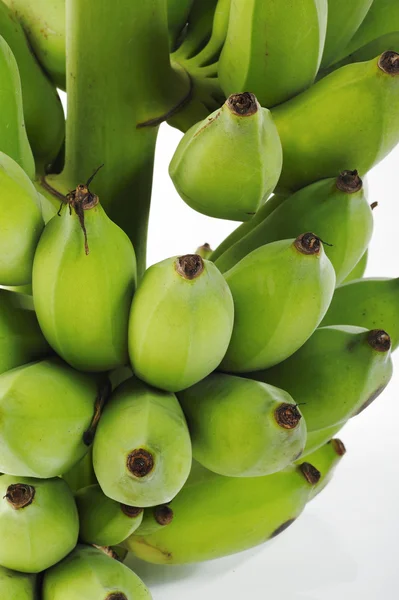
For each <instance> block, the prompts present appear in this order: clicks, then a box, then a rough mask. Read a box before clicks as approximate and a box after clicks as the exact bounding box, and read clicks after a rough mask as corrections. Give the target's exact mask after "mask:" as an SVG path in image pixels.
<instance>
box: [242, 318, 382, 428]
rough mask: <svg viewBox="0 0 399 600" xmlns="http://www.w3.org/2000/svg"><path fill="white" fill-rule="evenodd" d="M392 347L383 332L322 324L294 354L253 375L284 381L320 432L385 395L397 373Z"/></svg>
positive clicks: (309, 423) (272, 381) (276, 382)
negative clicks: (324, 325) (323, 325)
mask: <svg viewBox="0 0 399 600" xmlns="http://www.w3.org/2000/svg"><path fill="white" fill-rule="evenodd" d="M390 348H391V340H390V338H389V335H388V334H387V333H386V332H385V331H383V330H372V331H368V330H367V329H364V328H362V327H351V326H344V325H342V326H336V327H321V328H319V329H316V331H315V332H314V334H313V335H312V336H311V337H310V339H309V340H308V341H307V342H306V344H304V346H302V348H300V349H299V350H298V351H297V352H296V353H295V354H294V355H292V356H290V358H288V359H287V360H285V361H284V362H282V363H280V364H279V365H276V366H274V367H273V368H271V369H267V370H265V371H258V372H256V373H252V374H251V375H250V377H251V378H253V379H257V380H259V381H264V382H267V383H269V384H271V385H276V386H279V385H280V386H281V385H284V387H285V389H286V390H287V392H289V393H290V394H291V395H292V397H293V398H295V401H296V402H298V404H299V406H300V407H301V411H302V413H303V416H304V417H305V420H306V426H307V429H308V432H313V431H319V430H321V429H326V428H330V427H333V426H334V425H338V424H339V423H341V424H344V423H345V422H346V421H347V420H348V419H349V418H350V417H352V416H354V415H355V414H358V413H359V412H360V411H361V410H362V409H363V408H365V407H366V406H368V405H369V404H370V403H371V402H372V401H373V400H375V399H376V398H377V397H378V396H379V395H380V394H381V393H382V391H383V390H384V389H385V387H386V386H387V385H388V383H389V381H390V379H391V377H392V358H391V352H390Z"/></svg>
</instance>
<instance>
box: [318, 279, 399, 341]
mask: <svg viewBox="0 0 399 600" xmlns="http://www.w3.org/2000/svg"><path fill="white" fill-rule="evenodd" d="M325 325H357V326H358V327H366V328H367V329H376V328H378V329H384V330H385V331H387V332H388V333H389V335H390V337H391V340H392V350H395V349H396V348H397V347H398V346H399V278H396V279H388V278H386V279H384V278H379V279H371V278H370V279H360V280H357V281H352V282H350V283H347V284H345V285H341V286H339V287H338V288H337V289H336V290H335V293H334V296H333V299H332V301H331V304H330V307H329V309H328V311H327V313H326V315H325V317H324V318H323V321H322V326H325Z"/></svg>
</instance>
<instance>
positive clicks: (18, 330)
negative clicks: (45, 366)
mask: <svg viewBox="0 0 399 600" xmlns="http://www.w3.org/2000/svg"><path fill="white" fill-rule="evenodd" d="M50 352H51V350H50V347H49V345H48V344H47V342H46V340H45V339H44V337H43V334H42V332H41V330H40V327H39V324H38V322H37V319H36V315H35V313H34V311H33V310H29V309H27V308H25V307H24V305H23V297H22V302H21V295H20V294H15V293H14V292H8V291H6V290H0V374H2V373H5V372H6V371H10V370H11V369H15V368H16V367H20V366H22V365H25V364H27V363H29V362H32V361H34V360H38V359H40V358H43V357H44V356H46V355H47V354H50Z"/></svg>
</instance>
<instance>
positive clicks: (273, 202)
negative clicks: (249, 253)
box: [210, 194, 288, 262]
mask: <svg viewBox="0 0 399 600" xmlns="http://www.w3.org/2000/svg"><path fill="white" fill-rule="evenodd" d="M287 197H288V196H280V195H277V194H273V196H271V197H270V198H269V199H268V200H266V202H265V203H264V204H263V205H262V206H261V207H260V209H259V210H258V211H257V213H256V214H255V215H254V216H253V217H252V219H250V220H249V221H245V222H244V223H241V225H239V226H238V227H237V229H235V230H234V231H233V232H232V233H230V235H229V236H227V238H226V239H224V240H223V242H222V243H221V244H219V246H218V247H217V248H216V250H214V251H213V252H212V254H211V257H210V260H211V261H212V262H216V259H217V258H219V256H222V254H223V253H224V252H226V250H228V249H229V248H230V247H231V246H233V245H234V244H235V243H236V242H238V241H239V240H241V239H242V238H243V237H244V236H245V235H247V233H249V232H250V231H252V229H255V227H256V226H257V225H259V223H261V222H262V221H263V220H264V219H266V218H267V217H268V216H269V215H271V214H272V212H273V211H274V210H275V209H276V208H278V207H279V206H280V204H282V203H283V202H284V200H285V199H286V198H287Z"/></svg>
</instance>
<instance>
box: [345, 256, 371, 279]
mask: <svg viewBox="0 0 399 600" xmlns="http://www.w3.org/2000/svg"><path fill="white" fill-rule="evenodd" d="M368 258H369V252H368V250H366V252H365V253H364V254H363V256H362V258H361V259H360V260H359V262H358V263H357V265H355V266H354V267H353V269H352V271H351V272H350V273H349V275H347V276H346V277H345V279H344V280H343V282H342V284H344V283H349V282H350V281H354V280H355V279H361V278H362V277H363V275H364V274H365V272H366V269H367V262H368Z"/></svg>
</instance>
